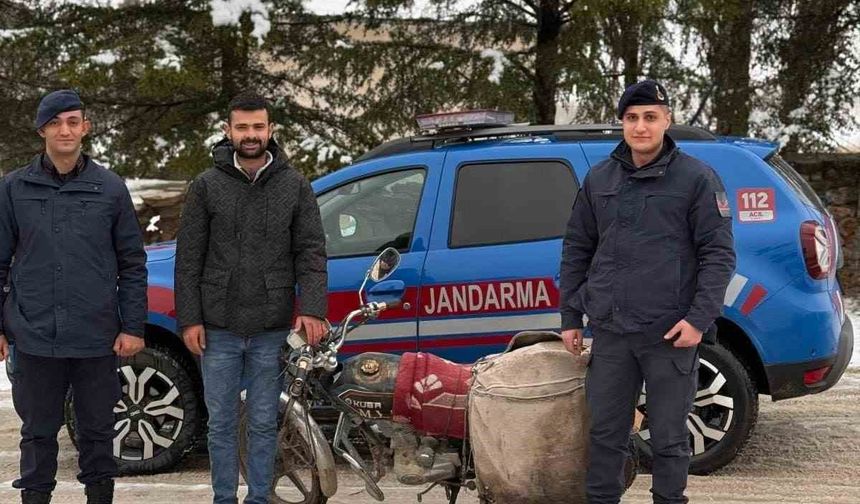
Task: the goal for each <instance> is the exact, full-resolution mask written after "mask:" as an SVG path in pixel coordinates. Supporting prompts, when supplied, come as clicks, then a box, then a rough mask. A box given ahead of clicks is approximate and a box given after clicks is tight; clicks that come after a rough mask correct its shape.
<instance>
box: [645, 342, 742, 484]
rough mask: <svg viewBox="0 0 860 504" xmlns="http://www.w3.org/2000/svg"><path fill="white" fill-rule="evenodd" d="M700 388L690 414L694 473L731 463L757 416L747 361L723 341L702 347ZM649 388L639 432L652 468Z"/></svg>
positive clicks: (709, 471)
mask: <svg viewBox="0 0 860 504" xmlns="http://www.w3.org/2000/svg"><path fill="white" fill-rule="evenodd" d="M699 363H700V366H699V387H698V391H697V392H696V398H695V400H694V402H693V411H691V412H690V414H689V415H688V417H687V429H688V430H689V431H690V448H691V451H692V458H691V460H690V474H697V475H706V474H710V473H712V472H714V471H716V470H717V469H719V468H721V467H723V466H725V465H726V464H728V463H729V462H731V461H732V460H733V459H734V458H735V456H737V454H738V452H739V451H740V450H741V448H743V446H744V445H745V444H746V442H747V440H748V439H749V437H750V435H751V434H752V431H753V427H754V426H755V423H756V420H757V419H758V394H757V392H756V388H755V385H754V384H753V382H752V380H751V379H750V375H749V373H748V372H747V370H746V369H745V368H744V366H743V364H741V363H740V361H739V360H738V359H737V358H736V357H735V356H734V354H732V353H731V352H730V351H729V350H728V349H726V348H724V347H722V346H720V345H701V346H700V347H699ZM645 401H646V395H645V388H644V387H643V389H642V394H641V395H640V397H639V403H638V406H637V407H638V409H639V411H640V412H641V413H642V414H644V415H645V420H644V422H643V424H642V430H641V431H640V432H639V435H638V436H637V440H636V442H637V445H638V446H639V448H640V451H641V463H642V466H643V467H645V468H648V469H650V468H651V453H652V452H651V446H650V443H649V430H648V412H647V409H646V407H645Z"/></svg>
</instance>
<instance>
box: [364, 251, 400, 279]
mask: <svg viewBox="0 0 860 504" xmlns="http://www.w3.org/2000/svg"><path fill="white" fill-rule="evenodd" d="M398 266H400V252H398V251H397V249H395V248H393V247H388V248H387V249H385V250H383V251H382V253H381V254H379V256H378V257H377V258H376V260H375V261H373V264H371V265H370V270H369V271H368V272H367V274H368V277H369V278H370V279H371V280H373V281H374V282H381V281H383V280H385V279H386V278H388V277H389V276H391V274H392V273H394V270H396V269H397V267H398Z"/></svg>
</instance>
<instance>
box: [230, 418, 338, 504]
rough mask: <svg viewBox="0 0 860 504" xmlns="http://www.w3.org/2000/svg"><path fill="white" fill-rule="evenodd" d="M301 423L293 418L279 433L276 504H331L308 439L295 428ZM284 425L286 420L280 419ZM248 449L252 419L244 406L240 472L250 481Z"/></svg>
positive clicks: (274, 487) (273, 499) (273, 497)
mask: <svg viewBox="0 0 860 504" xmlns="http://www.w3.org/2000/svg"><path fill="white" fill-rule="evenodd" d="M296 421H304V419H298V418H297V417H296V415H294V414H293V415H291V418H290V423H289V424H287V426H286V427H281V429H280V431H279V432H278V441H277V443H278V450H277V455H276V456H275V471H274V477H273V481H272V494H271V495H270V497H269V502H270V503H272V504H325V502H326V501H327V500H328V499H327V498H326V497H325V496H324V495H323V493H322V489H321V488H320V478H319V473H318V472H317V467H316V464H315V462H314V460H315V457H314V453H313V450H312V448H311V445H310V443H309V441H308V439H306V438H305V436H303V435H302V432H301V431H300V430H299V429H298V428H296V427H295V425H296V424H295V422H296ZM278 423H279V424H281V423H282V418H279V419H278ZM253 456H254V454H253V453H249V446H248V416H247V414H246V411H245V405H244V403H243V404H242V408H241V416H240V418H239V468H240V470H241V472H242V477H243V478H245V481H247V480H248V460H249V457H253Z"/></svg>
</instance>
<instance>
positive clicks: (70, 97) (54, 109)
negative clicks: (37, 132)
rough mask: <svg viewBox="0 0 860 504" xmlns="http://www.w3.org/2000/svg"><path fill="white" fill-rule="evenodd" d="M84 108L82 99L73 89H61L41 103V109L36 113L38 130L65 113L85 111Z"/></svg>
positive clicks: (46, 96)
mask: <svg viewBox="0 0 860 504" xmlns="http://www.w3.org/2000/svg"><path fill="white" fill-rule="evenodd" d="M83 108H84V104H83V103H81V97H80V96H78V93H76V92H74V91H73V90H71V89H60V90H59V91H54V92H52V93H48V94H47V95H45V97H44V98H42V101H40V102H39V108H38V110H37V111H36V129H39V128H41V127H42V126H44V125H45V124H47V123H48V121H50V120H51V119H53V118H55V117H57V116H58V115H59V114H62V113H63V112H69V111H71V110H83Z"/></svg>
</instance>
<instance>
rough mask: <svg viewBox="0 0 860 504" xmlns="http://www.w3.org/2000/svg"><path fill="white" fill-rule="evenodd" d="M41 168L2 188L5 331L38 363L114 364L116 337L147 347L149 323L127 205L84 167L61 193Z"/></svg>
mask: <svg viewBox="0 0 860 504" xmlns="http://www.w3.org/2000/svg"><path fill="white" fill-rule="evenodd" d="M41 158H42V156H41V155H39V156H36V157H35V158H34V159H33V161H32V162H31V163H30V165H28V166H26V167H24V168H21V169H19V170H16V171H14V172H12V173H10V174H9V175H7V176H6V177H4V178H3V179H2V180H0V285H4V286H6V287H5V288H4V289H3V292H2V294H0V301H2V305H3V310H2V316H0V331H2V332H4V333H5V334H6V336H7V337H9V338H10V339H12V340H14V341H15V343H16V345H17V348H18V349H19V350H20V351H22V352H25V353H28V354H32V355H38V356H43V357H75V358H86V357H102V356H107V355H110V354H111V353H112V352H113V350H112V348H113V344H114V340H115V339H116V337H117V335H118V333H119V332H120V331H122V332H125V333H128V334H132V335H135V336H140V337H143V333H144V323H145V321H146V253H145V252H144V249H143V239H142V235H141V231H140V225H139V224H138V221H137V216H136V215H135V212H134V205H133V204H132V201H131V196H130V195H129V193H128V189H127V188H126V186H125V183H124V182H123V180H122V178H120V177H119V176H118V175H116V174H115V173H113V172H111V171H108V170H106V169H105V168H103V167H101V166H99V165H98V164H96V163H95V162H94V161H92V160H91V159H89V158H88V157H85V158H84V159H85V164H84V166H83V169H82V170H81V171H80V173H79V174H78V175H77V176H76V177H74V178H72V179H70V180H69V181H67V182H66V183H65V184H62V185H61V184H60V183H58V182H57V180H56V179H55V178H54V177H52V176H51V175H50V174H49V173H47V172H46V170H45V169H44V168H43V167H42V159H41ZM13 258H14V260H13ZM7 284H8V285H7Z"/></svg>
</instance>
